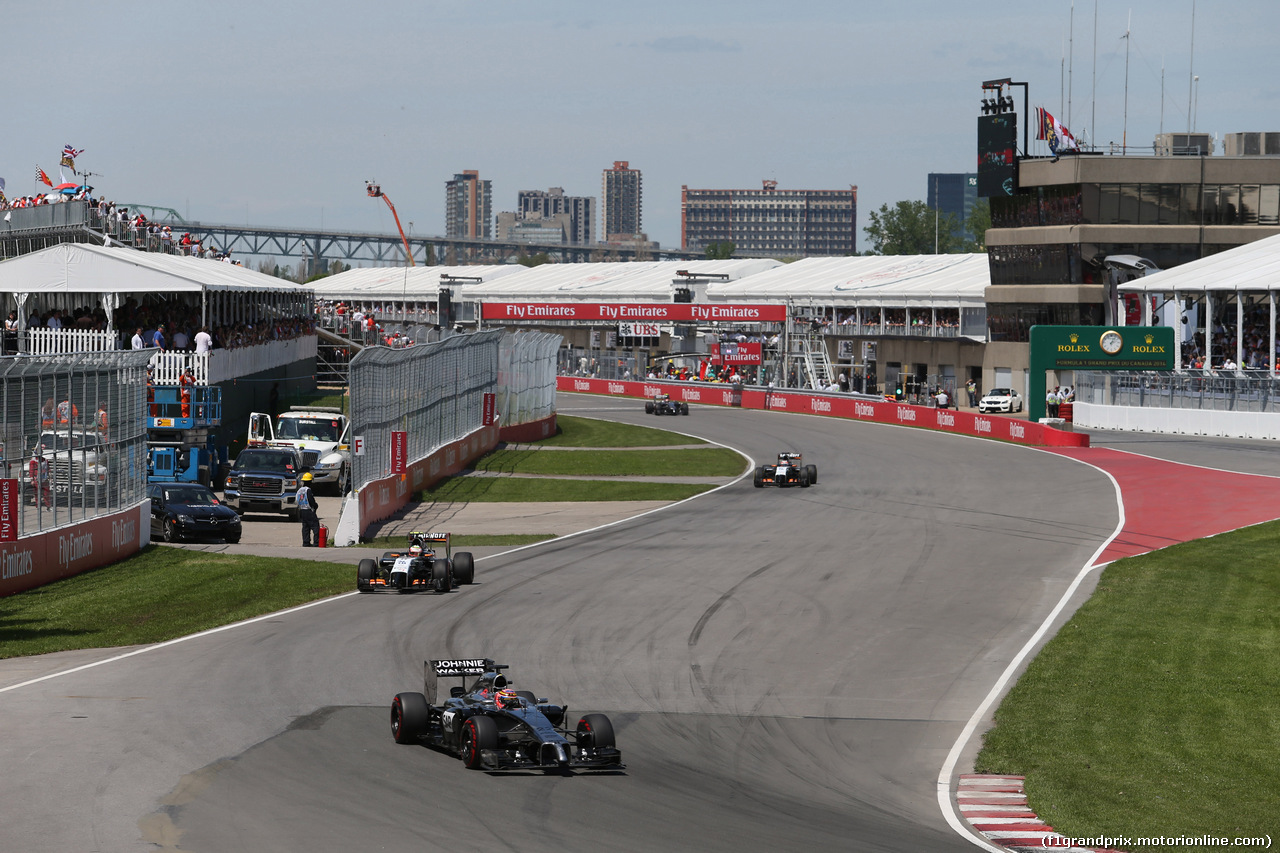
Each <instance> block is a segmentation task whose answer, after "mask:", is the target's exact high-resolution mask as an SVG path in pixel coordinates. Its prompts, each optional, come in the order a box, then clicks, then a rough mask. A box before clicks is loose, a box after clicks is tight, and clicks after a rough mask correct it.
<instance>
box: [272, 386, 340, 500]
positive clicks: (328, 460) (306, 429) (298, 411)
mask: <svg viewBox="0 0 1280 853" xmlns="http://www.w3.org/2000/svg"><path fill="white" fill-rule="evenodd" d="M350 433H351V421H350V420H349V419H348V418H347V416H346V415H344V414H343V413H342V409H339V408H338V407H336V406H290V407H289V411H287V412H285V413H283V414H282V415H280V417H278V418H276V422H275V424H274V426H273V425H272V423H271V416H270V415H268V414H264V413H263V412H252V413H250V415H249V446H250V447H259V446H262V447H282V446H287V447H294V448H297V449H298V451H299V452H300V453H301V454H302V464H303V465H305V466H306V467H307V469H308V470H309V471H310V472H311V485H312V487H313V488H320V487H322V486H327V487H329V489H330V491H332V492H333V493H334V494H336V495H345V494H346V493H347V492H348V491H349V490H350V488H351V446H350V443H349V441H350V437H351V436H350Z"/></svg>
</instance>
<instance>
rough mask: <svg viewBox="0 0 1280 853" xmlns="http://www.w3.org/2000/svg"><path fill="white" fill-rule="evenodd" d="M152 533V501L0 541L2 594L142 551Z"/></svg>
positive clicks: (49, 581)
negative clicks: (9, 540) (7, 540)
mask: <svg viewBox="0 0 1280 853" xmlns="http://www.w3.org/2000/svg"><path fill="white" fill-rule="evenodd" d="M150 535H151V505H150V504H141V505H139V506H136V507H131V508H130V509H127V510H124V511H122V512H117V513H113V514H112V515H106V516H101V517H99V518H94V519H90V520H89V521H84V522H81V523H80V524H72V525H68V526H67V527H59V528H57V529H56V530H51V531H49V532H48V533H36V534H33V535H30V536H24V537H22V538H21V539H19V540H18V541H17V542H4V543H0V596H5V595H13V594H14V593H16V592H23V591H25V590H28V589H35V588H36V587H38V586H44V585H45V584H47V583H53V582H54V581H56V580H61V579H63V578H69V577H71V576H72V575H78V574H80V573H81V572H84V571H88V570H89V569H96V568H98V567H99V566H106V565H109V564H111V563H114V562H116V561H118V560H122V559H124V558H125V557H127V556H129V555H130V554H133V553H136V552H137V551H139V550H141V549H142V548H143V547H144V546H145V545H146V544H147V542H148V541H149V539H150Z"/></svg>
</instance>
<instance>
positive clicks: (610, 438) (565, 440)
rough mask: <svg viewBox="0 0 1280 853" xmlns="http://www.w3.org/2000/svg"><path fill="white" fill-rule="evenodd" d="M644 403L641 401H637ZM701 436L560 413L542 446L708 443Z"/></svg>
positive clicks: (664, 445) (639, 445)
mask: <svg viewBox="0 0 1280 853" xmlns="http://www.w3.org/2000/svg"><path fill="white" fill-rule="evenodd" d="M636 405H637V406H638V405H640V403H636ZM706 443H707V442H705V441H703V440H702V439H700V438H693V437H690V436H684V435H676V434H675V433H670V432H667V431H666V430H661V429H653V428H652V427H640V426H631V425H630V424H617V423H610V422H609V421H596V420H592V419H591V418H575V417H573V416H572V415H556V434H555V435H553V436H551V437H549V438H544V439H542V440H541V441H539V442H538V445H539V446H541V447H666V446H669V445H672V444H706Z"/></svg>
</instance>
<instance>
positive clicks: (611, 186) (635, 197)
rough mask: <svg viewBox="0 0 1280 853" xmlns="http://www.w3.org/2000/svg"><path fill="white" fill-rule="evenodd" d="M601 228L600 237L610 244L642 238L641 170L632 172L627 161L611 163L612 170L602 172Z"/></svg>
mask: <svg viewBox="0 0 1280 853" xmlns="http://www.w3.org/2000/svg"><path fill="white" fill-rule="evenodd" d="M601 197H602V198H603V199H604V204H603V207H604V210H603V214H602V215H603V218H604V228H603V229H602V231H601V234H602V235H603V236H604V239H605V240H607V241H609V242H619V241H623V242H625V241H630V240H632V239H634V238H635V235H637V234H641V233H642V232H643V229H642V228H641V224H640V170H639V169H632V168H631V164H630V163H629V162H628V161H626V160H614V161H613V168H612V169H605V170H604V189H603V193H602V195H601Z"/></svg>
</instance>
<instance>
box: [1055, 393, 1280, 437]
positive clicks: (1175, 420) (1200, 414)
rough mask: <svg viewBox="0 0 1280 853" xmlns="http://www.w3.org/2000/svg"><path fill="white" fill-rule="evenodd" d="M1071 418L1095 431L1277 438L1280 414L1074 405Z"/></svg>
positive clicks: (1086, 404)
mask: <svg viewBox="0 0 1280 853" xmlns="http://www.w3.org/2000/svg"><path fill="white" fill-rule="evenodd" d="M1073 419H1074V421H1075V423H1077V424H1079V425H1080V426H1083V427H1093V428H1094V429H1115V430H1124V431H1128V432H1150V433H1161V434H1165V435H1213V436H1221V437H1223V438H1272V439H1280V413H1277V412H1219V411H1213V410H1210V409H1158V408H1150V407H1146V406H1102V405H1098V404H1096V403H1080V402H1077V403H1076V405H1075V411H1074V412H1073Z"/></svg>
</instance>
